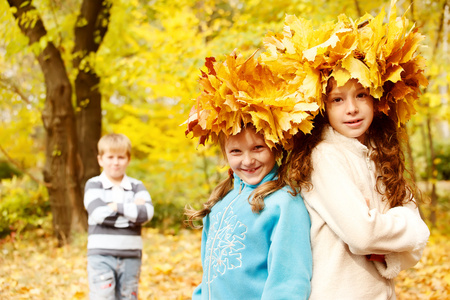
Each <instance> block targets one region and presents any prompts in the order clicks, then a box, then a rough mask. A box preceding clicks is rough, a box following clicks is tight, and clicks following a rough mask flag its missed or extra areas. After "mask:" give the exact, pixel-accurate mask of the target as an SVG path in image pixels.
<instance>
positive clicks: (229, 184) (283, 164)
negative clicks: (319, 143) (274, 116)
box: [184, 124, 294, 228]
mask: <svg viewBox="0 0 450 300" xmlns="http://www.w3.org/2000/svg"><path fill="white" fill-rule="evenodd" d="M251 127H253V125H249V124H247V125H246V128H251ZM225 142H226V137H225V135H224V134H222V135H219V145H220V149H221V151H222V155H223V157H224V158H225V160H226V154H225ZM272 151H274V153H275V159H276V160H277V161H280V164H279V167H278V170H277V176H276V179H275V180H272V181H268V182H265V183H263V184H261V185H260V186H258V187H257V188H256V189H255V190H254V191H253V192H252V193H251V194H250V196H249V197H248V202H249V203H250V205H251V207H252V211H253V212H255V213H259V212H260V211H261V210H263V209H264V198H265V197H267V196H268V195H270V194H272V193H273V192H275V191H277V190H279V189H281V188H283V187H284V186H285V185H286V184H289V181H288V180H287V160H288V153H287V152H286V151H285V150H283V149H282V148H281V147H278V148H275V149H273V150H272ZM233 185H234V176H233V171H232V170H231V169H229V171H228V177H227V178H226V179H224V180H223V181H221V182H220V183H219V184H218V185H217V186H216V187H215V188H214V190H213V191H212V193H211V195H210V196H209V199H208V201H206V202H205V203H204V204H203V208H202V209H200V210H195V209H193V208H192V207H191V206H190V205H187V206H186V207H185V209H184V214H185V215H186V216H187V220H185V223H186V224H187V225H188V226H190V227H191V228H201V227H202V225H196V224H195V222H196V221H200V220H201V219H203V218H204V217H205V216H206V215H208V214H209V213H210V212H211V209H212V207H213V206H214V205H216V203H217V202H219V201H220V200H222V199H223V198H224V197H225V196H226V195H227V194H228V193H229V192H230V191H231V190H232V189H233ZM291 189H292V190H294V186H291Z"/></svg>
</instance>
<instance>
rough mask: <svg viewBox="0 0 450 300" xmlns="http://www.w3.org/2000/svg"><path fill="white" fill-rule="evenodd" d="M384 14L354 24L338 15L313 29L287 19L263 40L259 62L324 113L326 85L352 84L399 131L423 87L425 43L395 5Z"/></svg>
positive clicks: (411, 113)
mask: <svg viewBox="0 0 450 300" xmlns="http://www.w3.org/2000/svg"><path fill="white" fill-rule="evenodd" d="M384 18H385V11H384V9H382V11H381V12H380V14H378V15H377V16H376V17H373V16H371V15H370V14H366V15H365V16H363V17H362V18H360V19H359V20H357V21H356V22H353V21H352V20H350V19H349V18H347V16H345V15H340V16H339V17H338V20H337V22H335V23H333V22H330V23H326V24H322V25H321V26H320V27H318V28H313V26H312V23H311V21H308V20H305V19H302V18H297V17H295V16H293V15H287V16H286V18H285V27H284V30H283V32H282V33H271V32H269V33H268V34H266V36H265V38H264V40H263V42H264V47H265V49H266V51H265V52H264V53H262V54H261V56H260V59H261V61H262V62H263V63H264V64H266V65H267V66H269V68H270V69H271V70H272V71H273V72H276V73H277V74H278V76H279V77H281V78H284V79H286V80H288V81H291V82H296V83H297V84H298V85H299V91H300V92H301V93H302V95H303V97H304V98H305V99H306V101H309V102H314V101H316V102H317V103H318V104H319V105H320V108H321V110H323V109H324V103H323V97H324V94H326V89H327V85H328V82H329V79H330V78H331V77H333V78H334V79H335V80H336V82H337V85H338V86H342V85H344V84H345V83H346V82H347V81H348V80H349V79H351V78H355V79H358V81H359V82H360V83H361V84H362V85H363V86H364V87H366V88H369V90H370V94H371V95H372V96H373V97H374V98H375V99H378V101H376V106H377V109H378V110H379V111H381V112H383V113H384V114H386V115H388V116H389V117H390V118H392V119H393V120H394V121H395V122H396V123H397V124H398V126H400V125H401V124H405V123H406V122H407V121H408V120H409V119H410V118H411V116H412V115H413V114H414V113H415V112H416V110H415V108H414V102H415V101H416V100H417V99H418V98H419V95H420V86H423V87H426V86H427V85H428V81H427V79H426V77H425V75H424V68H425V59H424V58H423V57H422V56H420V55H418V54H417V53H416V52H417V49H418V47H419V43H420V42H421V41H422V40H423V39H424V36H423V35H421V34H420V33H419V32H418V30H417V29H415V28H412V29H410V30H409V31H407V27H408V20H407V19H406V17H405V16H402V17H397V16H396V8H395V1H394V2H392V4H391V9H390V15H389V16H388V18H387V22H386V23H383V19H384Z"/></svg>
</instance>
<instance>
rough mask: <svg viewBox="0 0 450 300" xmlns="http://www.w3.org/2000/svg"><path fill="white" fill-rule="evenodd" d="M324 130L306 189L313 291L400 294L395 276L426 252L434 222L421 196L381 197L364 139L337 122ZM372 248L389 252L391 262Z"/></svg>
mask: <svg viewBox="0 0 450 300" xmlns="http://www.w3.org/2000/svg"><path fill="white" fill-rule="evenodd" d="M323 137H324V140H323V141H322V142H321V143H320V144H319V145H318V146H317V147H316V148H315V149H314V151H313V154H312V160H313V167H314V171H313V173H312V177H311V180H312V184H313V186H314V187H313V189H312V190H311V191H309V192H306V191H302V196H303V198H304V200H305V202H306V207H307V209H308V211H309V213H310V216H311V223H312V225H311V245H312V253H313V277H312V282H311V284H312V293H311V297H310V299H313V300H314V299H320V300H322V299H324V300H327V299H333V300H338V299H351V300H356V299H364V300H375V299H380V300H381V299H382V300H386V299H395V298H396V296H395V290H394V281H393V278H395V277H396V276H397V275H398V273H399V272H400V270H403V269H407V268H410V267H412V266H414V265H415V264H416V263H417V262H418V261H419V260H420V257H421V256H422V252H423V249H424V248H425V245H426V242H427V240H428V237H429V234H430V232H429V229H428V227H427V226H426V224H425V223H424V222H423V221H422V219H421V218H420V215H419V212H418V209H417V208H416V206H415V204H413V203H411V205H407V206H404V207H395V208H391V209H389V207H388V204H387V203H386V202H383V201H382V196H381V195H380V194H379V193H378V192H376V190H375V164H374V162H373V161H372V160H371V159H370V158H369V149H368V148H367V147H366V146H364V145H363V144H361V143H360V142H358V141H357V140H356V139H354V138H347V137H345V136H343V135H341V134H339V133H337V132H336V131H334V130H333V129H332V128H331V127H327V128H326V129H325V131H324V136H323ZM365 199H369V200H370V209H369V207H368V206H367V204H366V200H365ZM367 254H385V255H386V263H387V264H386V265H385V264H383V263H379V262H375V263H374V262H372V261H369V260H367V259H366V257H365V255H367Z"/></svg>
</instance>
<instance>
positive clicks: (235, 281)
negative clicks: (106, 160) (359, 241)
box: [186, 53, 312, 300]
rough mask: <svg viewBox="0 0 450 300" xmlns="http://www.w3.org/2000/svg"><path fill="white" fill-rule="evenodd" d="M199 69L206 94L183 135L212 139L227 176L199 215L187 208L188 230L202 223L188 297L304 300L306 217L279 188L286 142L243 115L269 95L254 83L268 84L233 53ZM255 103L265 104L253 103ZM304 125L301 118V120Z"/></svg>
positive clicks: (308, 262) (296, 199) (252, 63)
mask: <svg viewBox="0 0 450 300" xmlns="http://www.w3.org/2000/svg"><path fill="white" fill-rule="evenodd" d="M206 66H207V67H208V69H209V74H206V73H203V77H202V78H201V79H200V83H201V84H202V85H203V86H204V88H205V90H204V91H203V92H202V94H201V95H200V96H199V97H198V98H197V104H196V105H195V106H194V108H193V110H192V111H191V116H190V118H189V120H188V121H187V123H188V130H187V133H189V132H192V133H193V136H194V137H200V141H201V143H204V142H205V140H206V139H208V138H211V139H213V141H215V142H216V143H217V144H219V145H220V148H221V150H222V154H223V155H224V158H225V159H226V161H227V162H228V164H229V166H230V170H229V176H228V178H226V179H225V180H224V181H223V182H221V183H220V184H219V185H218V186H217V187H216V188H215V189H214V191H213V192H212V194H211V196H210V198H209V200H208V201H207V202H206V203H205V204H204V205H203V209H201V210H198V211H196V210H193V209H186V215H187V216H188V222H189V224H190V225H191V227H194V228H196V227H197V226H196V225H195V224H194V221H196V220H200V219H202V220H203V233H202V243H201V260H202V266H203V277H202V282H201V283H200V284H199V286H198V287H197V288H196V289H195V290H194V293H193V297H192V299H194V300H195V299H215V300H216V299H308V297H309V294H310V291H311V288H310V280H311V276H312V257H311V245H310V234H309V232H310V219H309V215H308V213H307V210H306V208H305V205H304V203H303V199H302V198H301V196H300V195H297V196H293V193H292V189H291V188H290V187H289V186H288V185H286V180H285V178H286V168H285V161H286V159H287V151H286V149H289V147H290V142H291V140H290V139H286V138H284V137H282V138H275V139H273V138H272V139H271V138H270V137H273V136H269V133H270V128H269V127H262V128H258V127H259V126H256V125H255V124H261V123H260V122H262V120H261V119H258V118H255V115H254V114H253V115H252V114H251V113H249V111H251V110H252V109H255V110H259V111H261V108H263V107H264V101H267V99H268V98H269V97H268V96H270V95H268V94H270V86H269V88H267V89H265V90H263V89H258V88H255V85H256V86H257V85H258V84H264V83H265V82H264V81H266V80H268V78H269V79H270V80H271V79H273V78H272V77H270V76H271V74H270V73H267V70H265V69H264V68H262V67H261V66H260V65H259V64H258V63H257V62H256V60H254V59H253V58H250V59H247V60H243V59H242V57H241V56H237V55H236V54H235V53H232V55H230V56H228V58H227V60H226V62H225V63H215V61H214V60H208V59H207V64H206ZM230 74H235V75H236V77H231V78H230V77H229V75H230ZM255 77H257V78H255ZM244 81H245V82H244ZM275 83H276V82H275ZM249 84H250V85H254V86H253V87H249ZM275 85H276V84H274V86H275ZM266 86H267V85H266ZM278 86H282V84H278ZM236 87H238V88H236ZM244 93H245V94H246V95H247V97H248V98H247V99H246V100H243V97H242V95H244ZM252 93H253V94H252ZM264 96H266V97H265V98H264ZM272 97H273V98H272V99H271V100H272V101H271V103H272V110H270V112H268V116H266V117H265V118H264V119H265V120H269V119H270V117H271V116H272V120H275V121H274V123H275V124H276V125H273V126H274V127H277V126H278V128H280V126H279V125H280V124H278V122H280V121H279V120H276V118H274V114H276V110H277V107H276V106H275V105H274V103H275V104H277V103H278V101H280V98H281V97H283V96H282V95H279V94H277V96H276V97H274V96H273V95H272ZM255 98H258V99H262V98H264V99H265V100H260V102H259V104H255V103H257V101H252V100H254V99H255ZM213 99H214V100H213ZM218 99H224V101H223V102H221V103H220V100H219V101H218ZM283 99H285V98H283ZM234 100H237V101H234ZM217 102H219V103H220V105H217ZM227 103H228V104H227ZM230 103H232V104H230ZM233 104H235V106H233ZM278 104H279V107H280V109H286V107H289V104H288V103H287V102H283V103H278ZM252 105H253V106H252ZM294 105H295V104H293V106H294ZM212 106H214V107H212ZM255 106H258V107H256V108H255ZM293 106H292V107H293ZM281 107H282V108H281ZM233 110H234V113H233V114H232V115H233V118H231V119H228V118H227V116H228V114H229V113H230V111H233ZM292 114H293V113H292ZM211 115H213V117H211ZM306 115H308V114H306ZM227 120H231V121H230V124H228V125H227V124H226V122H227ZM297 121H298V119H297ZM307 122H309V121H308V119H307V118H305V119H304V120H302V121H300V123H302V125H305V124H306V123H307ZM208 123H209V124H208ZM205 124H206V125H205ZM294 126H298V127H297V128H299V127H300V125H299V124H297V125H294ZM271 145H272V147H271ZM277 162H280V163H277Z"/></svg>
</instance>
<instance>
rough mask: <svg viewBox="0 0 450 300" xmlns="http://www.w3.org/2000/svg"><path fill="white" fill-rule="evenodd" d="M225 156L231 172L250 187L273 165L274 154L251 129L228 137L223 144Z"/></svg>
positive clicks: (259, 180) (259, 135)
mask: <svg viewBox="0 0 450 300" xmlns="http://www.w3.org/2000/svg"><path fill="white" fill-rule="evenodd" d="M225 154H226V157H227V160H228V163H229V164H230V168H231V169H232V170H233V172H234V173H235V174H236V175H238V176H239V178H241V179H242V180H243V181H244V182H245V183H247V184H250V185H256V184H258V183H260V182H261V180H262V179H263V178H264V177H265V176H266V175H267V174H269V172H270V171H271V170H272V168H273V167H274V165H275V154H274V153H273V152H272V151H271V150H270V148H269V147H268V146H267V145H266V143H265V141H264V138H263V136H262V135H261V134H258V133H256V131H255V129H253V128H245V129H243V130H242V131H241V132H240V133H238V134H237V135H233V136H230V137H229V138H228V139H227V141H226V142H225Z"/></svg>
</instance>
